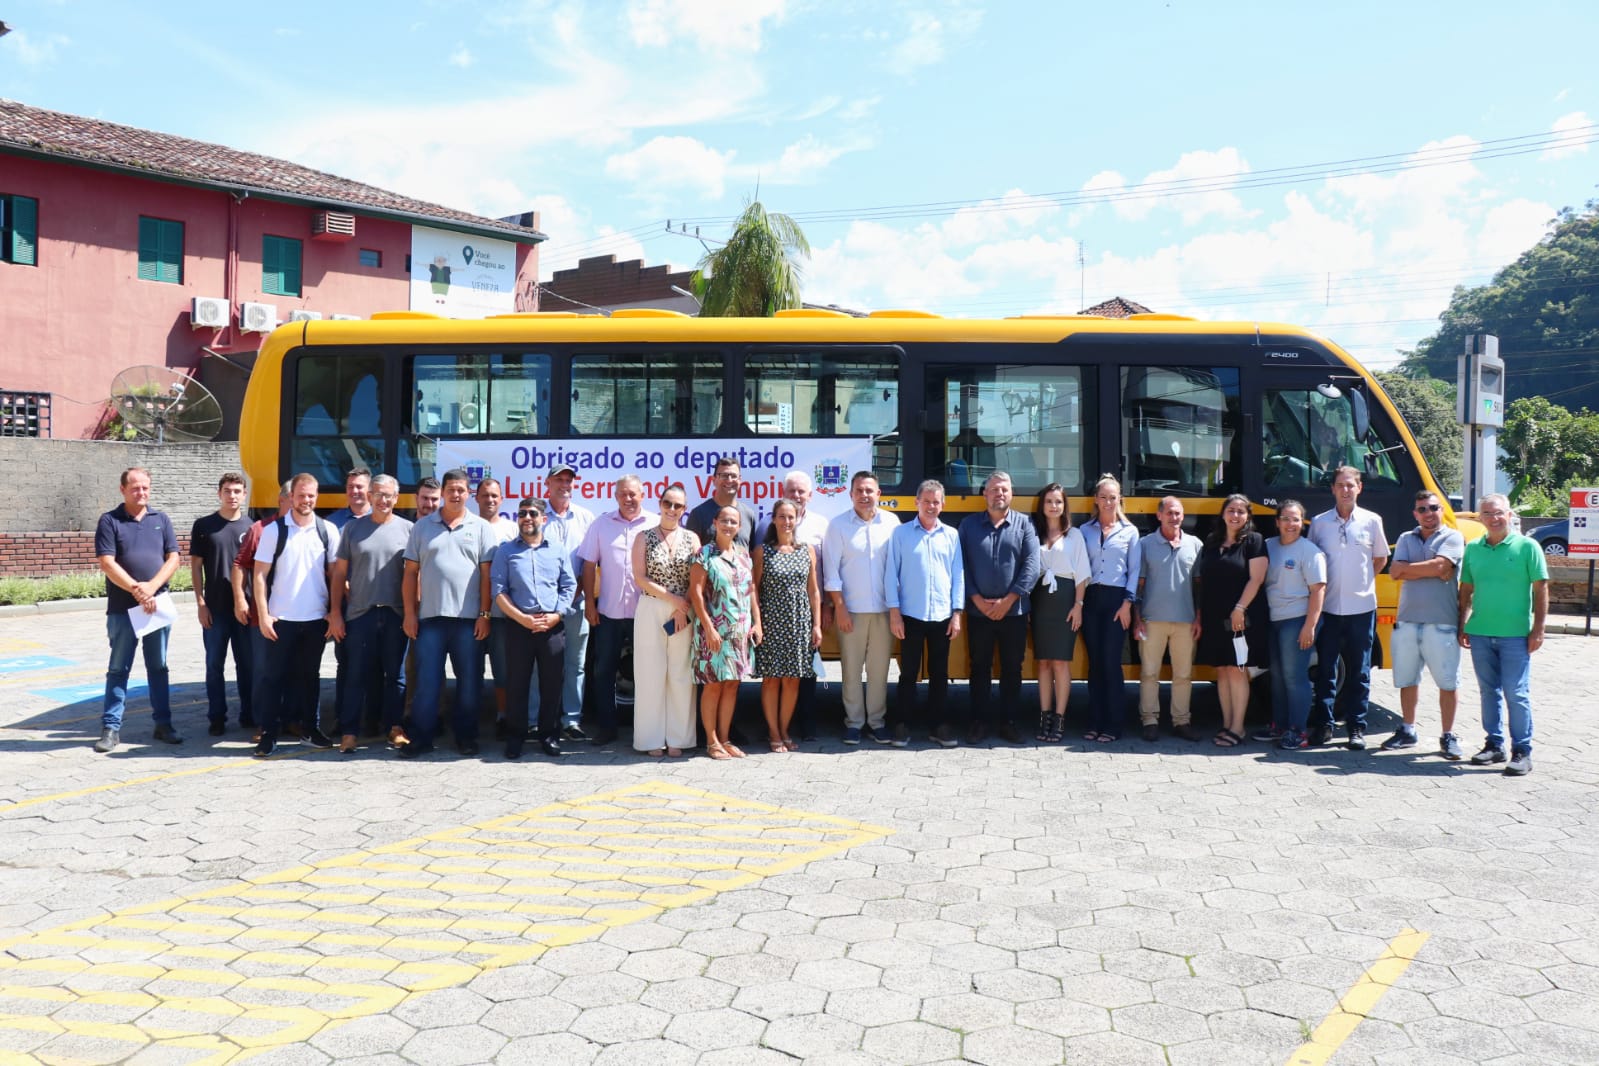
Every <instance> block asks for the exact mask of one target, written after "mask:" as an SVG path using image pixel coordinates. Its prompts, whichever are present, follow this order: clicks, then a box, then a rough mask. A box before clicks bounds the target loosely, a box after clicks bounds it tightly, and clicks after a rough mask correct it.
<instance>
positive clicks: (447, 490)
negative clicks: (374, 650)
mask: <svg viewBox="0 0 1599 1066" xmlns="http://www.w3.org/2000/svg"><path fill="white" fill-rule="evenodd" d="M440 480H441V482H442V491H443V496H442V502H441V503H440V505H439V509H438V510H437V511H434V512H433V513H432V514H430V515H428V516H427V517H426V518H422V519H418V520H417V523H416V525H414V526H412V527H411V536H410V539H409V541H407V543H406V546H405V578H404V586H403V595H404V598H405V623H404V627H405V635H406V636H407V637H410V638H411V640H413V641H414V642H415V643H416V670H417V680H416V698H415V700H414V701H413V703H412V705H411V731H410V733H409V736H408V739H407V741H406V742H405V743H404V744H401V745H400V755H401V757H402V758H406V759H415V758H417V757H419V756H422V755H426V754H427V753H428V752H430V751H432V750H433V743H434V740H435V739H436V737H437V734H438V725H439V694H440V692H441V690H442V689H443V688H444V661H445V659H446V658H447V659H449V661H450V667H451V669H452V670H454V672H455V686H456V690H455V717H454V726H455V750H456V751H458V752H460V753H461V754H462V755H469V756H470V755H476V754H477V753H478V751H479V748H478V741H477V716H478V701H479V697H480V695H481V692H482V687H483V675H482V674H481V673H480V672H479V671H478V669H477V665H478V642H479V641H484V640H487V639H488V638H489V564H490V563H491V562H492V561H493V559H494V549H495V548H497V547H499V545H500V538H499V534H497V533H495V532H494V527H493V526H491V525H489V524H488V523H487V522H485V521H483V519H481V518H479V517H478V516H477V515H475V514H472V513H470V512H469V511H468V510H467V507H466V500H467V496H468V495H469V493H470V492H471V488H470V484H469V482H468V480H467V475H466V471H465V470H449V471H446V472H445V474H444V477H443V478H442V479H440Z"/></svg>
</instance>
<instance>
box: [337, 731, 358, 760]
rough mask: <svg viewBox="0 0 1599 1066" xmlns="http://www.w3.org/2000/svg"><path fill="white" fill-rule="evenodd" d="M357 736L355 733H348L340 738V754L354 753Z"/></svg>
mask: <svg viewBox="0 0 1599 1066" xmlns="http://www.w3.org/2000/svg"><path fill="white" fill-rule="evenodd" d="M356 742H357V737H356V735H355V734H354V733H346V734H344V736H342V737H340V738H339V754H341V755H354V754H355V745H356Z"/></svg>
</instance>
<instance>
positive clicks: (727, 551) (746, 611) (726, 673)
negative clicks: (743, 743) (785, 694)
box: [688, 507, 761, 759]
mask: <svg viewBox="0 0 1599 1066" xmlns="http://www.w3.org/2000/svg"><path fill="white" fill-rule="evenodd" d="M742 521H743V516H742V515H740V514H739V511H738V508H736V507H724V508H722V509H721V510H720V511H718V512H717V513H716V524H715V532H716V540H715V541H714V542H713V543H711V544H707V545H706V546H705V547H704V548H702V549H700V554H699V555H698V556H697V557H695V559H694V566H693V568H692V569H691V570H689V574H688V599H689V603H690V604H692V605H693V607H694V615H695V617H696V618H697V619H698V621H699V624H698V625H697V626H695V627H694V651H693V664H694V680H695V681H697V682H699V683H700V685H701V686H703V687H702V689H701V691H700V722H701V723H702V724H703V725H704V726H705V754H707V755H709V756H710V757H711V758H713V759H742V758H743V757H744V753H743V752H742V751H740V750H739V749H738V748H736V747H734V746H733V745H732V744H730V743H729V742H728V740H727V731H728V730H729V729H730V728H731V727H732V725H733V707H734V704H735V703H737V701H738V683H739V681H741V680H742V679H743V677H744V675H745V674H747V673H748V672H749V666H750V646H751V645H752V644H759V643H760V642H761V608H760V604H758V603H756V602H755V582H754V579H753V569H752V566H751V563H750V553H749V551H748V549H746V548H745V547H744V546H743V545H742V544H739V543H738V541H737V540H736V539H734V538H736V537H737V536H738V530H739V525H740V523H741V522H742Z"/></svg>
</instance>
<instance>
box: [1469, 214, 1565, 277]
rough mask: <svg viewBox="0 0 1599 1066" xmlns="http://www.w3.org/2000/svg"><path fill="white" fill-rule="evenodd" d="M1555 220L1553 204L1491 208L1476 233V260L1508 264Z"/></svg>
mask: <svg viewBox="0 0 1599 1066" xmlns="http://www.w3.org/2000/svg"><path fill="white" fill-rule="evenodd" d="M1554 217H1555V208H1554V207H1553V205H1551V204H1545V203H1539V202H1537V201H1534V200H1522V199H1517V200H1510V201H1508V202H1506V203H1502V204H1500V205H1498V206H1497V207H1494V208H1492V209H1490V210H1489V212H1488V214H1487V217H1486V218H1484V219H1483V223H1482V229H1481V230H1480V231H1479V232H1478V234H1477V242H1476V255H1477V258H1478V259H1486V260H1488V261H1490V262H1494V263H1509V262H1510V261H1512V260H1513V259H1515V258H1516V256H1518V255H1520V254H1521V253H1522V252H1525V251H1526V250H1527V249H1528V248H1531V247H1532V246H1533V245H1534V244H1537V243H1538V242H1539V241H1540V240H1542V239H1543V236H1544V233H1545V232H1547V231H1548V229H1549V222H1550V220H1551V219H1553V218H1554Z"/></svg>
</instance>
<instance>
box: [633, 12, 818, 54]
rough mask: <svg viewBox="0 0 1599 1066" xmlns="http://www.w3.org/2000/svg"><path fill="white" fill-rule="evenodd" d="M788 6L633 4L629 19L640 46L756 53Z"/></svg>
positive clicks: (635, 38) (635, 40)
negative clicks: (682, 44)
mask: <svg viewBox="0 0 1599 1066" xmlns="http://www.w3.org/2000/svg"><path fill="white" fill-rule="evenodd" d="M787 6H788V5H787V0H633V3H632V4H630V5H629V7H628V10H627V14H626V19H627V24H628V29H629V32H630V33H631V34H632V37H633V43H634V44H637V45H640V46H645V47H664V46H666V45H669V44H672V43H674V42H676V41H677V40H679V39H682V40H687V41H691V42H694V43H696V44H698V45H699V46H700V47H701V48H705V49H709V50H712V51H731V50H738V51H757V50H759V49H760V47H761V32H762V29H763V26H764V24H765V23H766V21H767V20H768V19H770V20H771V21H772V22H774V23H778V22H781V21H782V20H783V16H784V14H785V9H786V8H787Z"/></svg>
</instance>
